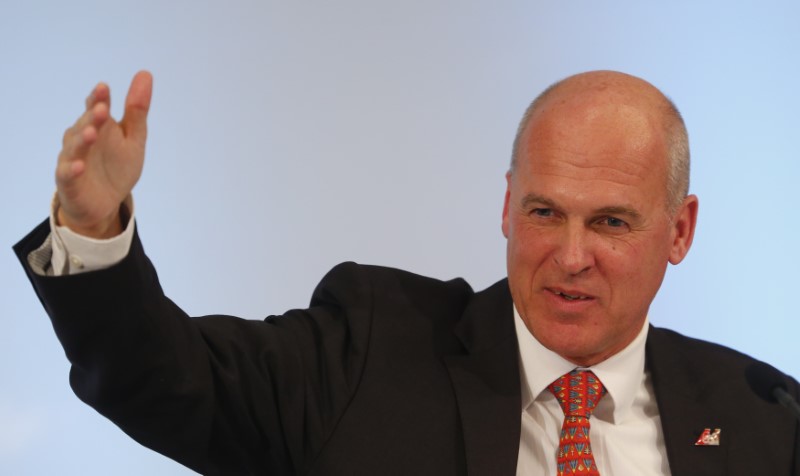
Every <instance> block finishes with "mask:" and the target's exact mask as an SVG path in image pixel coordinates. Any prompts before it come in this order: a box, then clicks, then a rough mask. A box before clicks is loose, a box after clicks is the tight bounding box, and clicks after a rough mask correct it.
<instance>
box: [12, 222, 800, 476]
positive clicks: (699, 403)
mask: <svg viewBox="0 0 800 476" xmlns="http://www.w3.org/2000/svg"><path fill="white" fill-rule="evenodd" d="M47 233H49V229H48V227H47V224H46V223H43V224H42V225H40V226H39V227H38V228H36V229H35V230H34V231H32V232H31V233H30V234H29V235H28V236H27V237H26V238H25V239H23V240H22V241H21V242H20V243H18V244H17V246H16V247H15V250H16V252H17V254H18V256H19V257H20V259H21V261H22V263H23V265H24V266H25V268H26V271H27V273H28V276H29V277H30V279H31V281H32V283H33V285H34V287H35V289H36V292H37V293H38V295H39V297H40V299H41V301H42V303H43V304H44V306H45V308H46V310H47V312H48V314H49V315H50V317H51V320H52V323H53V327H54V328H55V331H56V333H57V335H58V338H59V339H60V341H61V343H62V344H63V346H64V349H65V351H66V354H67V357H68V358H69V360H70V362H71V363H72V369H71V373H70V383H71V385H72V387H73V389H74V391H75V393H76V394H77V395H78V397H79V398H81V399H82V400H83V401H85V402H86V403H88V404H89V405H91V406H93V407H94V408H95V409H97V411H99V412H100V413H102V414H103V415H105V416H106V417H108V418H110V419H111V420H112V421H114V422H115V423H116V424H117V425H119V426H120V428H122V429H123V430H124V431H125V432H126V433H128V434H129V435H130V436H132V437H133V438H135V439H136V440H137V441H139V442H141V443H142V444H144V445H146V446H148V447H150V448H153V449H154V450H156V451H158V452H160V453H163V454H164V455H167V456H169V457H171V458H173V459H175V460H177V461H179V462H181V463H183V464H184V465H186V466H188V467H190V468H192V469H194V470H196V471H198V472H200V473H203V474H225V475H231V474H279V475H283V474H303V475H370V476H373V475H378V474H380V475H436V476H446V475H464V474H469V475H472V476H503V475H506V476H513V475H514V474H515V467H516V462H517V451H518V446H519V435H520V382H519V368H518V351H517V340H516V336H515V330H514V325H513V317H512V316H513V311H512V309H513V308H512V301H511V297H510V294H509V290H508V285H507V282H506V280H502V281H500V282H498V283H496V284H495V285H493V286H492V287H490V288H488V289H486V290H485V291H481V292H478V293H474V292H473V291H472V289H471V288H470V287H469V285H468V284H467V283H466V282H464V281H463V280H461V279H455V280H452V281H447V282H442V281H438V280H434V279H431V278H426V277H422V276H418V275H414V274H411V273H408V272H405V271H400V270H396V269H389V268H382V267H374V266H361V265H357V264H354V263H344V264H341V265H339V266H337V267H335V268H334V269H333V270H331V271H330V273H328V275H326V276H325V277H324V278H323V280H322V281H321V282H320V284H319V286H318V287H317V289H316V290H315V291H314V293H313V297H312V299H311V304H310V307H309V308H308V309H304V310H293V311H289V312H287V313H285V314H284V315H283V316H277V317H270V318H268V319H266V320H265V321H263V322H261V321H247V320H241V319H237V318H233V317H229V316H206V317H200V318H193V319H190V318H188V317H187V316H186V315H185V314H184V313H183V311H181V310H180V309H179V308H178V307H177V306H175V305H174V304H173V303H172V302H171V301H170V300H169V299H167V298H166V297H165V296H164V295H163V293H162V290H161V288H160V286H159V283H158V279H157V277H156V272H155V270H154V268H153V267H152V266H151V264H150V262H149V260H148V259H147V258H146V256H145V254H144V252H143V250H142V247H141V243H140V242H139V240H138V237H137V238H136V239H134V243H133V246H132V249H131V252H130V254H129V255H128V256H127V257H126V258H125V259H124V260H123V261H122V262H121V263H119V264H118V265H116V266H113V267H112V268H110V269H107V270H104V271H100V272H92V273H86V274H81V275H76V276H65V277H58V278H52V277H42V276H38V275H36V274H34V273H33V272H32V271H31V269H30V267H29V266H28V264H27V260H26V256H27V255H28V254H29V253H30V252H31V251H32V250H33V249H35V248H36V247H38V246H39V245H40V244H41V243H42V241H43V240H44V239H45V237H46V236H47ZM646 352H647V365H648V368H649V370H650V372H652V376H653V382H654V388H655V392H656V397H657V401H658V406H659V411H660V414H661V419H662V424H663V429H664V434H665V438H666V447H667V453H668V457H669V463H670V467H671V469H672V474H673V475H676V476H684V475H704V476H706V475H729V476H730V475H742V476H754V475H794V476H798V475H800V462H798V461H797V455H798V454H800V451H799V450H798V449H799V445H800V443H799V442H800V438H799V437H798V422H797V421H796V420H794V419H793V418H792V417H791V415H790V414H789V413H788V412H787V411H786V410H785V409H784V408H782V407H780V406H778V405H776V404H770V403H768V402H766V401H764V400H762V399H760V398H759V397H757V396H755V395H754V394H753V392H752V391H751V390H750V389H749V388H748V386H747V384H746V382H745V379H744V372H745V368H746V367H747V366H748V365H750V364H751V363H752V362H753V361H752V359H750V358H749V357H746V356H744V355H742V354H740V353H737V352H735V351H732V350H730V349H726V348H723V347H720V346H717V345H714V344H710V343H706V342H701V341H698V340H693V339H689V338H686V337H683V336H681V335H678V334H676V333H674V332H671V331H668V330H664V329H657V328H652V329H651V330H650V333H649V336H648V341H647V351H646ZM786 383H787V385H788V386H789V389H790V392H791V393H792V394H793V395H794V396H795V397H797V395H798V384H797V382H796V381H795V380H793V379H790V378H788V377H787V378H786ZM704 428H712V429H713V428H721V429H722V438H721V445H720V446H718V447H698V446H694V442H695V440H696V439H697V437H698V436H699V435H700V433H701V432H702V431H703V429H704ZM617 476H628V475H617Z"/></svg>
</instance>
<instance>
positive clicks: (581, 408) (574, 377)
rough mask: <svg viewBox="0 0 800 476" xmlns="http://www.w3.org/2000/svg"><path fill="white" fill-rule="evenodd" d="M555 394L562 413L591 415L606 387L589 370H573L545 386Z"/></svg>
mask: <svg viewBox="0 0 800 476" xmlns="http://www.w3.org/2000/svg"><path fill="white" fill-rule="evenodd" d="M547 389H548V390H550V392H551V393H552V394H553V395H555V397H556V399H557V400H558V403H559V404H560V405H561V409H562V410H563V411H564V415H566V416H569V417H577V416H582V417H586V418H589V417H590V416H592V412H593V411H594V408H595V407H596V406H597V402H598V401H600V398H602V397H603V395H605V394H606V389H605V387H603V384H602V382H600V379H599V378H597V376H596V375H595V374H594V373H592V372H591V371H589V370H577V369H576V370H573V371H572V372H570V373H568V374H566V375H562V376H561V377H559V378H558V379H557V380H556V381H555V382H553V383H551V384H550V386H549V387H547Z"/></svg>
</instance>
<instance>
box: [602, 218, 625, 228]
mask: <svg viewBox="0 0 800 476" xmlns="http://www.w3.org/2000/svg"><path fill="white" fill-rule="evenodd" d="M602 223H603V224H605V225H608V226H610V227H612V228H620V227H623V226H625V225H626V224H627V223H625V222H624V221H622V220H620V219H619V218H614V217H605V218H603V221H602Z"/></svg>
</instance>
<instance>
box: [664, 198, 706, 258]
mask: <svg viewBox="0 0 800 476" xmlns="http://www.w3.org/2000/svg"><path fill="white" fill-rule="evenodd" d="M699 205H700V204H699V202H698V200H697V196H696V195H689V196H688V197H686V198H684V199H683V203H682V204H681V207H680V208H679V209H678V212H677V213H676V214H675V218H674V221H673V224H672V227H673V229H672V231H673V238H672V249H671V250H670V253H669V262H670V263H672V264H678V263H680V262H681V261H683V258H685V257H686V254H687V253H689V248H691V247H692V240H694V228H695V226H696V225H697V209H698V207H699Z"/></svg>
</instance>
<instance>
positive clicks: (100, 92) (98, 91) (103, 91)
mask: <svg viewBox="0 0 800 476" xmlns="http://www.w3.org/2000/svg"><path fill="white" fill-rule="evenodd" d="M99 102H105V103H106V104H107V105H108V106H109V109H110V108H111V90H110V89H109V87H108V85H107V84H106V83H102V82H101V83H97V86H95V87H94V89H92V92H91V93H89V96H88V97H87V98H86V110H87V111H88V110H89V109H91V108H92V107H94V105H95V104H97V103H99Z"/></svg>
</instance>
